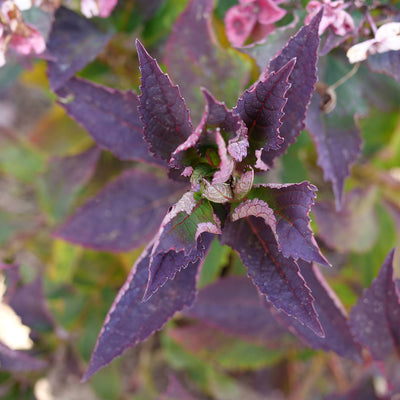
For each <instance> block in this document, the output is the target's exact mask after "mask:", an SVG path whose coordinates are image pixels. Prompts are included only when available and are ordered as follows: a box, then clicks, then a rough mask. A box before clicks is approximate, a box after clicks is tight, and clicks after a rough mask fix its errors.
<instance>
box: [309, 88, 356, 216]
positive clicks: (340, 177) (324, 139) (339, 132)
mask: <svg viewBox="0 0 400 400" xmlns="http://www.w3.org/2000/svg"><path fill="white" fill-rule="evenodd" d="M321 100H322V99H321V96H320V95H319V94H318V93H314V96H313V98H312V100H311V104H310V107H309V109H308V112H307V119H306V124H307V129H308V130H309V132H310V134H311V136H312V137H313V139H314V141H315V143H316V146H317V151H318V165H319V166H320V167H321V168H322V170H323V171H324V178H325V180H329V181H331V182H332V187H333V192H334V193H335V199H336V209H337V210H340V207H341V205H342V197H343V186H344V181H345V179H346V178H347V177H348V176H349V175H350V166H351V165H352V164H353V163H354V162H355V161H356V159H357V158H358V156H359V154H360V150H361V143H362V141H361V134H360V129H359V128H358V127H357V126H356V125H355V123H354V120H353V118H352V117H351V116H350V118H349V117H346V118H343V117H341V116H340V115H338V114H336V112H335V111H334V112H332V113H330V114H326V113H324V112H323V111H322V110H321ZM345 101H346V102H347V99H346V100H345Z"/></svg>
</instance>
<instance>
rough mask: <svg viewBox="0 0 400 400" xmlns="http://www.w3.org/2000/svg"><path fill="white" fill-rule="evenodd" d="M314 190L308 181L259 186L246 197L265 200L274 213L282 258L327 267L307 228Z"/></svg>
mask: <svg viewBox="0 0 400 400" xmlns="http://www.w3.org/2000/svg"><path fill="white" fill-rule="evenodd" d="M316 191H317V188H316V187H315V186H314V185H311V184H310V183H309V182H302V183H295V184H286V185H279V184H275V185H274V184H269V185H260V186H258V187H256V188H254V189H253V190H251V192H250V193H249V197H251V198H258V199H261V200H264V201H265V202H266V203H267V204H268V206H269V207H270V208H271V209H272V210H273V211H274V215H275V219H276V234H277V238H278V244H279V248H280V250H281V251H282V254H283V255H284V256H285V257H293V258H294V259H295V260H297V259H298V258H301V259H303V260H305V261H315V262H318V263H319V264H322V265H326V266H329V262H328V261H327V260H326V258H325V257H324V256H323V255H322V254H321V251H320V250H319V248H318V244H317V242H316V241H315V239H314V235H313V232H312V230H311V227H310V217H309V213H310V210H311V206H312V205H313V204H314V199H315V192H316Z"/></svg>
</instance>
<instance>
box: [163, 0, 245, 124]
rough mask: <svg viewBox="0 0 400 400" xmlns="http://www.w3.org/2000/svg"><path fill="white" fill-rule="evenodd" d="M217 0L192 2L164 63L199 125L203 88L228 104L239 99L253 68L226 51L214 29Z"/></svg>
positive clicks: (229, 51)
mask: <svg viewBox="0 0 400 400" xmlns="http://www.w3.org/2000/svg"><path fill="white" fill-rule="evenodd" d="M213 8H214V2H213V0H191V1H190V2H189V3H188V5H187V7H186V10H185V11H184V12H183V13H182V14H181V15H180V17H179V18H178V20H177V21H176V22H175V24H174V27H173V31H172V34H171V36H170V38H169V40H168V43H167V45H166V49H165V58H164V63H165V65H166V66H167V67H168V71H170V74H171V77H172V78H173V79H174V81H175V82H177V83H179V85H180V86H181V87H182V95H183V96H184V98H185V99H186V101H187V104H188V105H189V106H190V110H191V117H192V118H193V120H194V121H196V122H198V121H199V120H200V118H201V112H202V109H203V102H202V98H201V95H200V91H199V88H200V87H206V88H209V89H212V90H213V93H214V95H215V96H216V97H217V98H219V99H223V100H225V101H231V99H236V98H237V96H238V94H239V93H240V91H241V90H242V88H243V86H244V84H246V82H247V80H248V76H249V65H248V64H247V63H244V61H243V59H241V58H239V57H238V56H237V54H235V53H234V52H233V51H232V50H226V49H222V48H221V47H220V46H219V45H218V43H217V40H216V37H215V35H214V32H213V29H212V15H213Z"/></svg>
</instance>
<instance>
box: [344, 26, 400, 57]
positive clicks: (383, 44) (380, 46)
mask: <svg viewBox="0 0 400 400" xmlns="http://www.w3.org/2000/svg"><path fill="white" fill-rule="evenodd" d="M391 50H394V51H396V50H400V22H389V23H387V24H384V25H382V26H381V27H380V28H379V29H377V31H376V33H375V38H374V39H369V40H366V41H364V42H361V43H357V44H356V45H354V46H352V47H350V49H349V50H348V51H347V58H348V59H349V61H350V62H351V63H356V62H360V61H363V60H366V59H367V57H368V55H369V54H376V53H385V52H387V51H391Z"/></svg>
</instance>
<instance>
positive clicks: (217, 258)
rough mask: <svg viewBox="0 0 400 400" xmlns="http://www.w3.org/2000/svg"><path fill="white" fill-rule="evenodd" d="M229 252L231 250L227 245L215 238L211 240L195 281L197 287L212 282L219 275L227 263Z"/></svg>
mask: <svg viewBox="0 0 400 400" xmlns="http://www.w3.org/2000/svg"><path fill="white" fill-rule="evenodd" d="M231 253H232V251H231V248H230V247H229V246H225V245H223V246H222V245H221V244H220V243H219V241H218V239H217V238H215V239H214V240H213V242H212V244H211V249H210V251H209V253H208V255H207V258H206V259H205V261H204V264H203V267H202V269H201V272H200V277H199V280H198V282H197V287H198V288H201V287H203V286H205V285H208V284H210V283H212V282H214V281H215V280H216V279H217V278H218V277H219V275H220V273H221V271H222V269H223V268H224V267H226V266H227V265H228V263H229V257H230V254H231Z"/></svg>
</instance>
